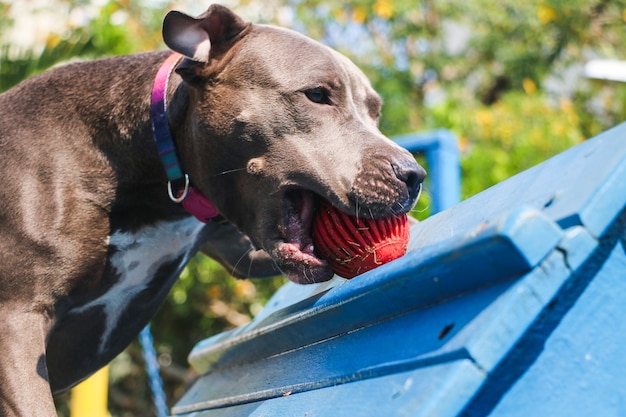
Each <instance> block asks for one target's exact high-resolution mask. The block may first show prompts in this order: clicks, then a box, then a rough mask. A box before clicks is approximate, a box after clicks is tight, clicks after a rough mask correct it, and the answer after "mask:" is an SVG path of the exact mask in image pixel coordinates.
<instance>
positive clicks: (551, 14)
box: [537, 4, 558, 25]
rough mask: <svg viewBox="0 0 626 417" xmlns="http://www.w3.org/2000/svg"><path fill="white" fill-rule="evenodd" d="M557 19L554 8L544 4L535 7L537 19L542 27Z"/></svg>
mask: <svg viewBox="0 0 626 417" xmlns="http://www.w3.org/2000/svg"><path fill="white" fill-rule="evenodd" d="M557 17H558V15H557V13H556V10H555V9H554V7H551V6H548V5H545V4H541V5H539V7H537V18H538V19H539V21H540V22H541V23H543V24H544V25H545V24H548V23H550V22H552V21H553V20H556V18H557Z"/></svg>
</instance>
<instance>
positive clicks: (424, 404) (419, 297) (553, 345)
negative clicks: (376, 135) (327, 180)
mask: <svg viewBox="0 0 626 417" xmlns="http://www.w3.org/2000/svg"><path fill="white" fill-rule="evenodd" d="M625 241H626V124H623V125H620V126H618V127H616V128H614V129H612V130H610V131H607V132H605V133H603V134H602V135H599V136H597V137H595V138H593V139H590V140H588V141H586V142H585V143H583V144H581V145H579V146H577V147H575V148H572V149H570V150H569V151H566V152H564V153H562V154H560V155H558V156H556V157H554V158H552V159H550V160H548V161H546V162H544V163H543V164H541V165H539V166H537V167H534V168H532V169H530V170H528V171H526V172H524V173H521V174H519V175H517V176H515V177H513V178H511V179H509V180H507V181H504V182H502V183H500V184H498V185H496V186H495V187H492V188H490V189H489V190H486V191H484V192H483V193H480V194H478V195H476V196H474V197H472V198H471V199H468V200H466V201H464V202H462V203H460V204H458V205H456V206H454V207H452V208H450V209H448V210H445V211H443V212H441V213H439V214H437V215H435V216H432V217H431V218H429V219H427V220H426V221H424V222H422V223H420V224H418V225H416V226H414V227H413V228H412V230H411V242H410V246H409V253H408V254H407V255H406V256H405V257H403V258H401V259H399V260H397V261H394V262H392V263H390V264H387V265H384V266H382V267H380V268H377V269H375V270H373V271H370V272H368V273H366V274H363V275H361V276H359V277H357V278H355V279H353V280H350V281H345V280H342V279H336V280H333V281H332V282H330V283H326V284H320V285H314V286H298V285H296V284H287V285H286V286H284V287H283V288H282V289H281V290H279V292H278V293H277V294H276V295H275V296H274V297H273V298H272V299H271V300H270V302H269V303H268V305H267V306H266V308H265V309H264V310H263V312H261V314H259V316H258V317H256V318H255V319H254V320H253V321H252V322H251V323H249V324H248V325H246V326H243V327H241V328H238V329H235V330H233V331H230V332H226V333H223V334H220V335H217V336H215V337H212V338H209V339H207V340H204V341H202V342H200V343H199V344H198V345H197V346H196V348H195V349H194V350H193V352H192V353H191V355H190V362H191V364H192V365H193V366H194V368H195V369H196V370H197V371H198V372H199V373H201V374H202V375H203V376H202V377H201V378H200V379H199V380H198V381H197V382H196V384H195V385H194V386H193V387H192V388H191V389H190V390H189V391H188V392H187V393H186V394H185V396H184V397H183V398H182V399H181V400H180V401H179V403H178V404H177V405H176V406H175V407H174V409H173V412H174V413H175V414H177V415H183V414H186V413H191V415H193V416H196V417H201V416H202V417H217V416H220V417H227V416H228V417H231V416H268V415H270V416H311V417H312V416H334V415H350V416H492V417H501V416H518V415H519V416H530V415H549V416H586V415H590V416H591V415H593V416H596V415H602V416H624V415H626V376H624V375H626V373H624V369H626V355H624V353H623V352H624V346H626V308H625V306H626V302H624V300H626V252H625V246H626V245H625Z"/></svg>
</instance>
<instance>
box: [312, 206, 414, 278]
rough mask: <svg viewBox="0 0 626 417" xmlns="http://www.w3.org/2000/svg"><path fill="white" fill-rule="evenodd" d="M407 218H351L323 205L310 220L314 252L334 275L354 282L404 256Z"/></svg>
mask: <svg viewBox="0 0 626 417" xmlns="http://www.w3.org/2000/svg"><path fill="white" fill-rule="evenodd" d="M409 231H410V228H409V220H408V217H407V215H406V214H395V215H392V216H390V217H387V218H383V219H366V218H360V217H356V216H351V215H349V214H347V213H344V212H342V211H340V210H338V209H336V208H335V207H333V206H332V205H330V203H328V202H326V203H324V204H323V205H322V206H321V207H320V208H319V210H318V211H317V213H316V215H315V219H314V220H313V243H314V244H315V252H316V253H317V255H318V256H319V257H321V258H323V259H326V261H328V263H329V264H330V265H331V267H332V268H333V271H334V272H335V274H337V275H339V276H340V277H343V278H348V279H349V278H354V277H355V276H357V275H360V274H362V273H364V272H367V271H369V270H371V269H374V268H376V267H379V266H380V265H383V264H386V263H387V262H391V261H393V260H394V259H397V258H399V257H401V256H403V255H404V254H405V253H406V250H407V247H408V244H409Z"/></svg>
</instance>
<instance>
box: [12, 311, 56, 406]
mask: <svg viewBox="0 0 626 417" xmlns="http://www.w3.org/2000/svg"><path fill="white" fill-rule="evenodd" d="M7 304H8V303H7ZM19 309H20V306H8V305H6V304H5V305H3V306H2V308H0V355H2V358H1V359H0V415H1V416H3V417H8V416H11V417H12V416H22V417H39V416H41V417H43V416H45V417H50V416H56V411H55V408H54V402H53V400H52V394H51V392H50V386H49V384H48V376H47V370H46V359H45V351H46V347H45V340H46V333H47V330H48V319H47V318H46V317H45V316H44V315H43V314H41V313H32V312H20V311H19Z"/></svg>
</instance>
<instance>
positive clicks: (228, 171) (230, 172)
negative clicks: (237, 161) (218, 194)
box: [214, 168, 246, 177]
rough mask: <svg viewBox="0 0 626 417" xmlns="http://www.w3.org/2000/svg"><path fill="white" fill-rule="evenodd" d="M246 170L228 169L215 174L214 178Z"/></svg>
mask: <svg viewBox="0 0 626 417" xmlns="http://www.w3.org/2000/svg"><path fill="white" fill-rule="evenodd" d="M245 169H246V168H235V169H229V170H226V171H222V172H220V173H218V174H215V175H214V177H218V176H220V175H226V174H232V173H233V172H239V171H244V170H245Z"/></svg>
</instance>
